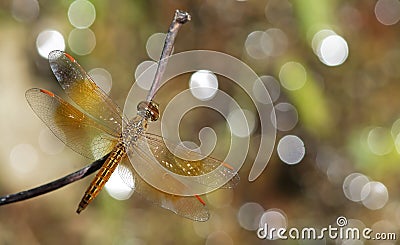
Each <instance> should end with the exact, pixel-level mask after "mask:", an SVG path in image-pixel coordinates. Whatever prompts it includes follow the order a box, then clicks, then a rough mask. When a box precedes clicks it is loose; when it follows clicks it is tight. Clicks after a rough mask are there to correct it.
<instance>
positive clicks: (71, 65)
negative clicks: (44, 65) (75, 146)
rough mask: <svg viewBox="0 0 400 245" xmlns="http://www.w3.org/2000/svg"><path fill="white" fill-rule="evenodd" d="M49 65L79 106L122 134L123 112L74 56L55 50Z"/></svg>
mask: <svg viewBox="0 0 400 245" xmlns="http://www.w3.org/2000/svg"><path fill="white" fill-rule="evenodd" d="M49 63H50V67H51V70H52V71H53V73H54V75H55V76H56V78H57V80H58V82H59V83H60V85H61V87H62V88H63V89H64V91H65V92H66V93H67V95H68V96H69V97H70V98H71V99H72V100H73V101H74V102H75V103H76V104H77V105H79V106H80V107H81V108H82V109H83V110H84V111H85V112H87V113H88V114H89V115H91V116H92V117H94V118H95V119H96V120H99V121H100V122H101V123H102V124H103V125H105V126H106V127H108V128H110V129H111V130H112V131H117V132H121V128H122V127H121V122H122V112H121V110H120V109H119V107H118V106H117V105H116V104H115V103H114V102H113V101H112V100H111V99H110V98H109V97H108V95H106V94H105V93H104V92H103V91H102V90H101V89H100V88H99V87H98V86H97V85H96V84H95V83H94V82H93V80H92V79H91V78H90V76H89V75H88V74H87V73H86V72H85V70H84V69H83V68H82V67H81V66H80V65H79V64H78V62H77V61H76V60H75V59H74V58H73V57H72V56H70V55H69V54H67V53H65V52H63V51H58V50H55V51H52V52H51V53H50V54H49Z"/></svg>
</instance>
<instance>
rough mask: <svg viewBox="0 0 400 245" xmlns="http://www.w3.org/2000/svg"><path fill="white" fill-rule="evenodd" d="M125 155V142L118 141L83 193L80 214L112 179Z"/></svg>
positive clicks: (78, 211) (78, 210) (79, 207)
mask: <svg viewBox="0 0 400 245" xmlns="http://www.w3.org/2000/svg"><path fill="white" fill-rule="evenodd" d="M125 155H126V151H125V146H124V144H123V143H122V142H121V143H118V144H117V145H116V146H115V147H114V149H113V151H112V152H111V153H110V156H109V157H108V158H107V160H106V161H105V162H104V164H103V166H102V167H101V168H100V170H99V172H97V174H96V176H95V177H94V179H93V180H92V182H91V183H90V185H89V187H88V188H87V190H86V192H85V194H84V195H83V197H82V200H81V202H80V203H79V206H78V209H77V210H76V212H77V213H78V214H79V213H80V212H81V211H83V210H84V209H85V208H86V207H87V206H88V205H89V203H91V202H92V201H93V199H94V198H96V196H97V195H98V194H99V192H100V191H101V190H102V189H103V187H104V185H105V184H106V182H107V181H108V180H109V179H110V177H111V174H112V173H113V172H114V170H115V169H116V168H117V166H118V163H120V162H121V160H122V158H123V157H125Z"/></svg>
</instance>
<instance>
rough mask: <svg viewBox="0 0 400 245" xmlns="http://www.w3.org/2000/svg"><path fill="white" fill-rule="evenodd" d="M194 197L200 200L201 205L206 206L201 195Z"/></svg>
mask: <svg viewBox="0 0 400 245" xmlns="http://www.w3.org/2000/svg"><path fill="white" fill-rule="evenodd" d="M194 196H195V197H196V198H197V200H199V202H201V204H203V205H204V206H206V202H205V201H204V200H203V199H201V197H200V196H199V195H194Z"/></svg>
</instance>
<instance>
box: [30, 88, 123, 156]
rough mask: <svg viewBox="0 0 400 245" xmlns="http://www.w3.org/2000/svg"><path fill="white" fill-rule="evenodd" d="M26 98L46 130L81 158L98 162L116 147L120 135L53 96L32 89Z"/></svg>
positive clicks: (47, 92) (49, 93) (50, 93)
mask: <svg viewBox="0 0 400 245" xmlns="http://www.w3.org/2000/svg"><path fill="white" fill-rule="evenodd" d="M25 96H26V99H27V101H28V103H29V105H30V106H31V107H32V109H33V111H34V112H35V113H36V115H37V116H38V117H39V118H40V119H42V121H43V122H44V123H45V124H46V125H47V127H48V128H49V129H50V130H51V131H52V132H53V133H54V134H55V135H56V136H57V137H58V138H59V139H60V140H61V141H62V142H64V143H65V144H66V145H67V146H68V147H70V148H71V149H72V150H74V151H76V152H78V153H79V154H81V155H83V156H85V157H87V158H89V159H98V158H100V157H102V156H104V155H106V154H107V153H109V152H110V151H111V150H112V148H113V147H114V146H115V144H116V142H117V138H118V136H119V132H116V131H111V130H110V129H109V128H107V127H104V126H103V125H101V124H99V123H98V122H96V121H95V120H93V119H92V118H90V117H89V116H88V115H86V114H84V113H82V112H81V111H80V110H78V109H77V108H75V107H74V106H72V105H71V104H69V103H68V102H66V101H64V100H63V99H61V98H60V97H58V96H57V95H55V94H53V93H52V92H50V91H47V90H44V89H38V88H33V89H29V90H28V91H26V93H25Z"/></svg>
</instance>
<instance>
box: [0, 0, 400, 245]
mask: <svg viewBox="0 0 400 245" xmlns="http://www.w3.org/2000/svg"><path fill="white" fill-rule="evenodd" d="M175 9H182V10H186V11H188V12H189V13H191V15H192V21H191V22H189V23H188V24H186V25H184V26H183V27H182V29H181V31H180V33H179V35H178V37H177V40H176V43H175V51H174V52H175V53H178V52H182V51H186V50H196V49H209V50H216V51H220V52H224V53H227V54H229V55H232V56H234V57H236V58H239V59H241V60H242V61H244V62H245V63H246V64H248V65H249V66H250V67H251V68H252V69H253V70H254V71H255V72H256V73H257V74H258V75H259V76H260V77H261V79H262V81H263V83H264V85H265V86H266V88H267V89H268V91H269V93H270V96H271V99H272V102H273V106H274V108H275V113H276V119H277V121H276V123H275V124H274V126H275V127H276V131H277V135H276V144H275V148H274V150H273V152H272V156H271V159H270V161H269V163H268V166H267V168H266V170H265V171H264V172H263V174H262V175H261V176H260V177H259V178H258V179H257V180H256V181H254V182H249V181H248V180H247V178H248V173H249V169H250V167H251V164H252V162H253V160H254V157H255V155H256V154H257V151H258V145H259V141H260V140H259V138H260V121H259V118H258V116H257V113H256V110H255V107H254V105H253V104H252V103H251V100H249V97H248V96H246V94H245V93H244V92H243V91H242V90H241V89H238V88H237V85H235V84H234V83H232V82H230V81H229V80H228V79H226V78H223V77H220V76H213V75H212V76H206V77H208V78H210V77H211V78H210V79H211V80H207V81H206V82H205V83H206V84H212V85H208V86H211V87H212V86H217V87H218V88H219V89H221V90H223V91H225V92H226V93H228V94H229V95H231V96H232V97H233V98H235V100H236V101H237V102H238V103H239V104H240V105H242V107H243V108H244V109H245V115H246V118H247V119H248V122H249V126H250V130H249V131H248V132H247V135H246V132H245V135H244V136H249V137H250V151H249V154H248V156H247V158H246V163H245V165H244V167H243V168H242V169H241V171H240V177H241V182H240V183H239V185H238V186H237V188H235V189H233V190H219V191H216V192H213V193H210V194H207V195H206V196H205V197H204V199H205V201H206V202H207V205H208V208H209V209H210V213H211V217H210V220H209V221H207V222H204V223H199V222H193V221H191V220H187V219H185V218H182V217H180V216H178V215H175V214H173V213H171V212H169V211H166V210H164V209H162V208H159V207H157V206H153V205H150V204H149V203H147V202H146V201H144V200H142V199H140V198H139V197H137V196H135V195H134V196H133V197H132V198H130V199H129V200H125V201H118V200H115V199H113V198H112V197H110V195H109V194H107V192H106V191H103V192H102V193H101V194H100V195H99V197H98V198H97V199H96V200H95V201H94V202H93V203H92V204H91V205H90V206H89V207H88V209H87V210H85V211H84V212H83V213H82V214H81V215H76V214H75V210H76V207H77V204H78V202H79V200H80V198H81V196H82V195H83V192H84V191H85V190H86V187H87V184H88V183H89V181H90V178H91V176H90V177H89V178H86V179H85V180H83V181H80V182H77V183H74V184H71V185H69V186H67V187H64V188H63V189H60V190H57V191H54V192H52V193H49V194H46V195H44V196H41V197H38V198H35V199H33V200H28V201H24V202H21V203H16V204H11V205H8V206H2V207H1V208H0V243H1V244H17V243H18V244H55V243H57V244H177V243H180V244H264V243H267V242H268V243H275V244H309V243H310V241H298V240H288V241H282V240H275V241H270V240H260V239H259V238H257V235H256V230H257V228H258V227H259V225H260V224H264V223H266V222H267V223H268V224H269V226H270V227H276V228H279V227H286V228H288V229H289V228H291V227H297V228H302V227H315V228H323V227H328V226H329V225H336V219H337V217H339V216H344V217H346V218H347V220H348V226H349V227H358V228H365V227H370V228H372V229H373V230H374V232H398V231H399V228H400V206H399V204H400V195H399V192H398V188H399V186H400V181H399V178H398V174H399V173H400V170H399V167H398V165H399V161H400V136H399V135H400V110H399V108H400V99H399V98H400V84H399V83H398V79H399V78H400V69H398V68H396V67H397V65H398V64H399V63H400V46H399V38H400V29H399V23H398V22H399V20H400V2H399V1H398V0H378V1H375V0H373V1H344V0H329V1H318V0H301V1H300V0H293V1H289V0H269V1H268V0H262V1H251V0H249V1H246V0H241V1H235V0H219V1H211V0H209V1H190V2H189V1H174V0H167V1H145V0H143V1H124V2H121V1H119V2H113V3H112V2H111V1H90V2H89V1H87V0H76V1H72V0H68V1H48V0H47V1H46V0H43V1H37V0H12V1H11V0H9V1H4V0H3V1H1V2H0V84H1V89H0V118H1V119H0V121H1V123H0V134H1V137H0V146H1V147H0V163H1V164H0V195H6V194H9V193H14V192H18V191H21V190H25V189H29V188H32V187H35V186H38V185H40V184H43V183H46V182H48V181H50V180H54V179H57V178H59V177H62V176H64V175H66V174H68V173H70V172H73V171H75V170H77V169H79V168H81V167H82V166H84V165H86V164H88V163H90V160H87V159H85V158H83V157H81V156H80V155H79V154H77V153H75V152H73V151H72V150H70V149H68V148H67V147H65V146H64V145H63V144H62V143H60V142H59V141H58V139H57V138H55V137H54V136H53V135H52V134H51V132H50V131H49V130H48V129H47V128H46V126H45V125H44V124H43V123H42V122H41V121H40V120H39V119H38V118H37V117H36V115H35V114H34V113H33V112H32V110H31V109H30V108H29V106H28V104H27V102H26V100H25V96H24V93H25V91H26V90H27V89H29V88H32V87H41V88H45V89H48V90H51V91H53V92H55V93H57V94H59V95H60V96H62V97H64V98H65V94H64V93H63V92H62V90H61V88H60V87H59V85H58V83H57V82H56V80H55V77H54V76H53V74H52V73H51V71H50V69H49V65H48V61H47V59H46V57H47V54H48V53H49V51H51V50H53V49H62V50H66V51H67V52H68V53H70V54H71V55H72V56H74V57H75V58H76V59H77V60H78V61H79V63H80V64H81V65H82V66H83V67H84V68H85V69H86V71H88V72H89V73H90V74H91V75H92V76H93V78H94V80H95V81H96V82H97V83H98V84H99V85H100V86H102V88H103V89H104V90H105V91H107V92H109V95H110V97H111V98H112V99H113V100H114V101H115V102H116V103H117V104H118V105H120V106H121V107H123V105H124V101H125V99H126V96H127V95H128V91H129V89H130V87H131V86H132V84H133V83H134V81H135V77H137V76H139V75H140V73H141V72H142V71H143V70H144V69H146V67H148V66H149V65H151V64H153V62H154V60H157V59H158V57H159V53H160V49H161V46H162V42H163V39H164V37H165V34H164V33H165V32H166V31H167V29H168V26H169V24H170V22H171V20H172V17H173V13H174V11H175ZM191 75H192V74H185V75H182V76H179V77H177V78H176V79H175V80H176V81H173V82H172V83H169V84H168V86H166V87H165V88H162V89H161V90H160V92H159V93H158V94H157V96H156V101H157V102H159V103H160V109H161V113H162V112H163V109H164V108H165V107H164V106H165V104H167V103H168V100H169V99H171V97H173V96H174V95H176V94H177V93H179V92H180V91H182V90H184V89H187V88H188V87H189V86H190V84H191V82H190V81H191V79H193V76H191ZM200 83H201V82H200ZM254 91H257V88H254ZM204 110H206V111H204ZM204 110H202V109H199V110H197V109H196V110H193V111H191V112H189V113H187V115H185V117H184V118H183V120H182V125H180V133H181V136H182V138H183V139H184V140H188V141H193V142H195V143H199V142H198V132H199V130H200V129H202V128H203V127H206V126H207V127H212V128H213V129H214V130H215V132H216V133H217V136H218V142H219V143H220V144H218V148H217V149H216V150H215V152H214V153H215V155H216V157H218V158H221V159H223V157H224V152H226V144H228V143H229V139H230V138H229V137H230V136H229V135H230V131H229V128H228V127H227V123H226V121H225V120H224V118H223V117H221V116H220V115H219V114H218V113H215V112H212V111H211V110H207V109H204ZM204 112H207V114H204ZM232 114H233V113H232ZM204 115H207V117H205V116H204ZM177 116H180V115H177ZM232 117H233V118H234V115H232ZM231 120H232V118H231ZM233 121H234V119H233ZM268 123H273V120H271V122H268ZM241 136H243V135H241ZM262 150H263V149H261V151H262ZM267 151H268V150H267ZM363 243H367V244H368V243H372V242H371V241H368V242H367V241H364V240H360V241H353V240H340V239H336V240H330V239H327V240H319V241H314V242H313V244H363ZM376 244H395V241H386V242H385V243H382V242H380V243H378V242H376Z"/></svg>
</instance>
